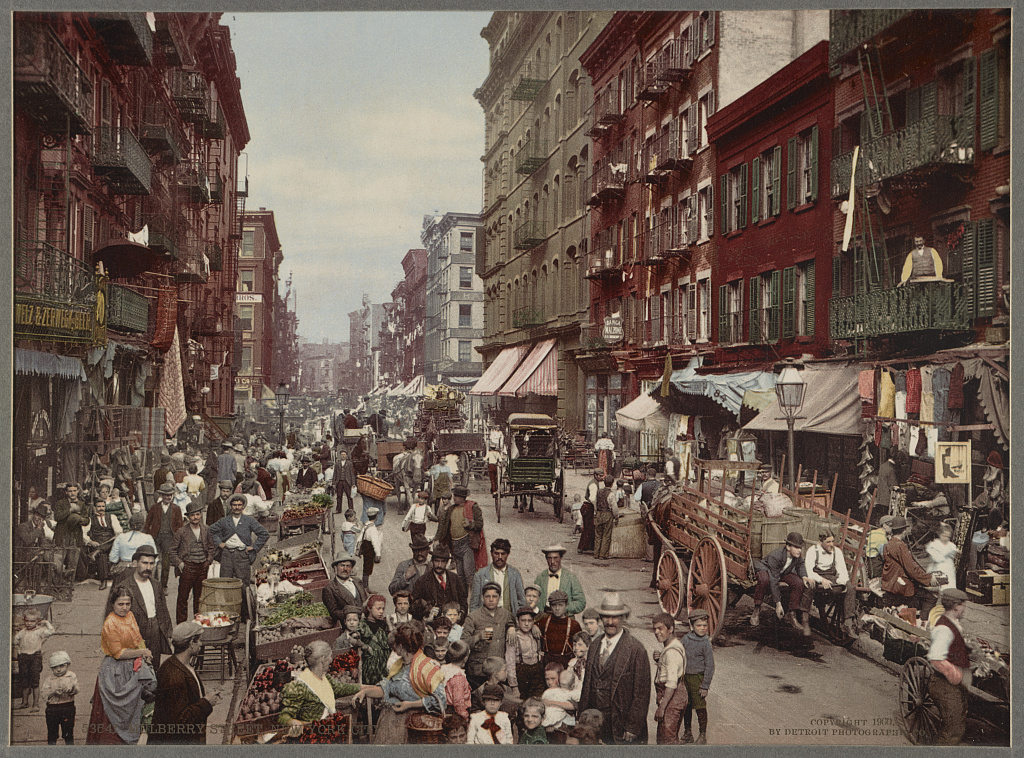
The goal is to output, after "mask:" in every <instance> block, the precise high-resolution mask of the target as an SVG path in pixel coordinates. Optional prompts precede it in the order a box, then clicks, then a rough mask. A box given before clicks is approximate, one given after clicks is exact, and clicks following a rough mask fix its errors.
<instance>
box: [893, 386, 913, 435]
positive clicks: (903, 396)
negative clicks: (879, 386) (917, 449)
mask: <svg viewBox="0 0 1024 758" xmlns="http://www.w3.org/2000/svg"><path fill="white" fill-rule="evenodd" d="M900 378H901V377H897V379H900ZM895 406H896V418H898V419H905V418H906V417H907V391H906V390H901V389H897V390H896V400H895ZM896 447H897V448H898V449H899V450H902V451H903V452H904V453H906V452H908V451H909V450H910V425H909V424H905V423H899V422H897V423H896Z"/></svg>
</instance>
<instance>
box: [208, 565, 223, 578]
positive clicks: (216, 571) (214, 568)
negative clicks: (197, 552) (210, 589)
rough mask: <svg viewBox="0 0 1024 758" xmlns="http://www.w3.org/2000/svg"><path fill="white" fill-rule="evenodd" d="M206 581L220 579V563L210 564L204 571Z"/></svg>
mask: <svg viewBox="0 0 1024 758" xmlns="http://www.w3.org/2000/svg"><path fill="white" fill-rule="evenodd" d="M206 578H207V579H220V563H219V562H218V561H214V562H213V563H211V564H210V568H208V569H206Z"/></svg>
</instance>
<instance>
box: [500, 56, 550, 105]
mask: <svg viewBox="0 0 1024 758" xmlns="http://www.w3.org/2000/svg"><path fill="white" fill-rule="evenodd" d="M547 81H548V74H547V70H546V68H545V67H544V66H542V65H541V62H540V61H538V60H534V59H529V60H527V61H526V62H524V63H523V67H522V68H521V69H520V70H519V78H518V79H517V80H516V86H515V87H513V88H512V94H511V95H509V97H510V98H511V99H513V100H521V101H525V102H533V100H535V99H536V97H537V95H539V94H540V91H541V90H542V89H544V85H545V84H547Z"/></svg>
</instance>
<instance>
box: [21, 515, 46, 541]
mask: <svg viewBox="0 0 1024 758" xmlns="http://www.w3.org/2000/svg"><path fill="white" fill-rule="evenodd" d="M44 544H46V534H45V532H44V531H43V527H42V526H40V527H38V528H36V526H35V524H33V523H32V521H31V520H30V521H23V522H22V523H20V524H18V525H17V526H15V527H14V546H15V547H42V546H43V545H44Z"/></svg>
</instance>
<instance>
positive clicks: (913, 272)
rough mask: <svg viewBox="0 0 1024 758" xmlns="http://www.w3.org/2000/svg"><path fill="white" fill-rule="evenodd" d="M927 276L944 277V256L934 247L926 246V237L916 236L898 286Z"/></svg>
mask: <svg viewBox="0 0 1024 758" xmlns="http://www.w3.org/2000/svg"><path fill="white" fill-rule="evenodd" d="M925 277H934V278H937V279H941V278H942V258H940V257H939V253H938V251H937V250H936V249H935V248H934V247H926V246H925V244H924V237H922V236H921V235H920V234H919V235H917V236H916V237H914V249H913V250H911V251H910V254H909V255H907V259H906V261H905V262H904V264H903V274H902V276H901V277H900V283H899V284H897V285H896V286H897V287H902V286H904V285H905V284H906V283H907V282H908V281H909V282H912V281H914V280H915V279H922V278H925Z"/></svg>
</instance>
